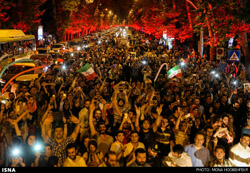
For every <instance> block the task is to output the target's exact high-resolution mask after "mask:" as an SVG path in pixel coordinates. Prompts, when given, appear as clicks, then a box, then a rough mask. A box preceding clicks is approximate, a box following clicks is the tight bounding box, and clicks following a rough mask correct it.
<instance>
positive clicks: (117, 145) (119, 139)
mask: <svg viewBox="0 0 250 173" xmlns="http://www.w3.org/2000/svg"><path fill="white" fill-rule="evenodd" d="M115 139H116V141H115V142H114V143H113V144H111V147H110V151H113V152H115V153H116V155H117V160H118V161H119V162H120V163H122V156H123V152H124V149H125V147H124V145H123V140H124V132H123V131H121V130H119V131H118V132H117V134H116V136H115Z"/></svg>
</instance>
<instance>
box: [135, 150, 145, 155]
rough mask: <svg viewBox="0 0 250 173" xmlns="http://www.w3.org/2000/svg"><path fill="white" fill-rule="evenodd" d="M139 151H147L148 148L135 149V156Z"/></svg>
mask: <svg viewBox="0 0 250 173" xmlns="http://www.w3.org/2000/svg"><path fill="white" fill-rule="evenodd" d="M138 153H146V150H145V149H144V148H137V149H136V150H135V156H137V155H138Z"/></svg>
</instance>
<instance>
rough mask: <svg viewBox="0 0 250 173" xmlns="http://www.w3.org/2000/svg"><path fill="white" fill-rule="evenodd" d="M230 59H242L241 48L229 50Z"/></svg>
mask: <svg viewBox="0 0 250 173" xmlns="http://www.w3.org/2000/svg"><path fill="white" fill-rule="evenodd" d="M228 61H240V50H229V51H228Z"/></svg>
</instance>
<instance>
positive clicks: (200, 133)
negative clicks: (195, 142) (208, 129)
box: [194, 131, 205, 139]
mask: <svg viewBox="0 0 250 173" xmlns="http://www.w3.org/2000/svg"><path fill="white" fill-rule="evenodd" d="M197 135H202V136H203V137H204V139H205V135H204V133H202V132H201V131H199V132H197V133H196V134H195V136H194V139H195V138H196V137H197Z"/></svg>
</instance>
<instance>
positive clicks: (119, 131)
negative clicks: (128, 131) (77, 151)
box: [116, 130, 124, 136]
mask: <svg viewBox="0 0 250 173" xmlns="http://www.w3.org/2000/svg"><path fill="white" fill-rule="evenodd" d="M119 133H123V134H124V132H123V131H122V130H118V131H117V132H116V136H117V135H118V134H119Z"/></svg>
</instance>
